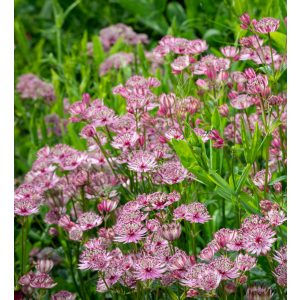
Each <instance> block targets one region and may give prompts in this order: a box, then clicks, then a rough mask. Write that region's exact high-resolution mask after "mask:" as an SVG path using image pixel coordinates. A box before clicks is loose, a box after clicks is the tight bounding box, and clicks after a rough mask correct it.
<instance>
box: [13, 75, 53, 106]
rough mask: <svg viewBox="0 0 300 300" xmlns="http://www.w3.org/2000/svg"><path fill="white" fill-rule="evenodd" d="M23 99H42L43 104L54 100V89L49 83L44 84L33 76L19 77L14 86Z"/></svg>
mask: <svg viewBox="0 0 300 300" xmlns="http://www.w3.org/2000/svg"><path fill="white" fill-rule="evenodd" d="M16 89H17V91H18V92H19V93H20V94H21V98H23V99H32V100H37V99H39V98H41V99H44V100H45V102H52V101H53V100H55V95H54V89H53V86H52V85H51V84H50V83H46V82H44V81H42V80H41V79H39V78H38V77H37V76H35V75H34V74H30V73H29V74H24V75H22V76H20V77H19V79H18V84H17V86H16Z"/></svg>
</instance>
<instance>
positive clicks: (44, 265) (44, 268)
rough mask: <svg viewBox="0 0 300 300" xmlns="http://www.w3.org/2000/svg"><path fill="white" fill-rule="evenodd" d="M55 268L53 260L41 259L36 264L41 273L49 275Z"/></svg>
mask: <svg viewBox="0 0 300 300" xmlns="http://www.w3.org/2000/svg"><path fill="white" fill-rule="evenodd" d="M53 266H54V262H53V260H51V259H40V260H38V262H37V264H36V269H37V271H38V272H40V273H49V272H50V271H51V270H52V268H53Z"/></svg>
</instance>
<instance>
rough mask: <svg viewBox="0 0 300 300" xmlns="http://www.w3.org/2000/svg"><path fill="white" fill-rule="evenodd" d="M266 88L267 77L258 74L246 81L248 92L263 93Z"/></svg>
mask: <svg viewBox="0 0 300 300" xmlns="http://www.w3.org/2000/svg"><path fill="white" fill-rule="evenodd" d="M267 88H268V77H267V76H266V75H261V74H258V75H257V76H256V77H254V78H251V79H249V80H248V82H247V92H248V93H249V94H264V93H265V92H266V89H267Z"/></svg>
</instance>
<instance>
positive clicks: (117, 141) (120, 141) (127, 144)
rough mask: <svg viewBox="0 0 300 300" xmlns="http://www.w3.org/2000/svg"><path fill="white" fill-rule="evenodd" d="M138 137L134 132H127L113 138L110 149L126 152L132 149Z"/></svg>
mask: <svg viewBox="0 0 300 300" xmlns="http://www.w3.org/2000/svg"><path fill="white" fill-rule="evenodd" d="M138 138H139V136H138V134H137V133H136V132H127V133H123V134H120V135H117V136H114V137H113V141H112V142H111V145H112V147H114V148H116V149H122V150H123V151H126V150H128V149H130V148H133V147H134V145H135V143H136V142H137V140H138Z"/></svg>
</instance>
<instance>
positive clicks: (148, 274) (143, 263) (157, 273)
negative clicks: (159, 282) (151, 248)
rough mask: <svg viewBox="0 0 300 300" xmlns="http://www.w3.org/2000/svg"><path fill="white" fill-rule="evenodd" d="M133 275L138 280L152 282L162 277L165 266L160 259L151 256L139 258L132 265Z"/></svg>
mask: <svg viewBox="0 0 300 300" xmlns="http://www.w3.org/2000/svg"><path fill="white" fill-rule="evenodd" d="M133 267H134V274H135V277H136V278H137V279H138V280H142V281H145V280H153V279H157V278H160V277H162V274H163V273H164V272H165V271H166V266H165V264H164V263H162V262H161V260H160V259H158V258H156V257H152V256H145V257H141V258H139V259H138V260H137V262H136V263H135V264H134V266H133Z"/></svg>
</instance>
